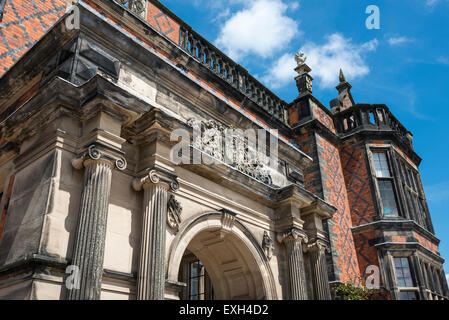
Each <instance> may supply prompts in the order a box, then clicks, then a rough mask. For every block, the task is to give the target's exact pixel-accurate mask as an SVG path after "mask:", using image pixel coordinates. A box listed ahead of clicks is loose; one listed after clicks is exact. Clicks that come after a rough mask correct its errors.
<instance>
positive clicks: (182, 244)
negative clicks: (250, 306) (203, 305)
mask: <svg viewBox="0 0 449 320" xmlns="http://www.w3.org/2000/svg"><path fill="white" fill-rule="evenodd" d="M195 258H197V259H195ZM186 259H187V260H186ZM195 261H199V262H200V263H201V265H202V266H204V271H203V272H207V276H208V277H209V278H210V281H211V286H212V287H213V298H214V299H217V300H232V299H252V300H263V299H276V298H277V296H276V291H275V288H274V279H273V275H272V273H271V270H270V267H269V265H268V261H267V259H266V258H265V255H264V253H263V252H262V250H261V248H260V246H259V244H258V243H257V241H256V239H255V238H254V237H253V236H252V234H251V232H250V231H249V230H248V229H247V228H246V227H245V226H244V225H243V224H241V223H240V222H239V221H238V220H236V219H235V217H234V216H233V215H231V214H229V213H221V212H216V213H207V214H203V215H201V216H199V217H195V218H193V219H191V220H190V221H187V222H186V224H185V225H184V226H183V228H181V230H180V231H179V233H178V235H177V236H176V238H175V239H174V241H173V243H172V246H171V251H170V256H169V261H168V270H167V272H168V274H167V276H168V280H169V281H172V282H185V283H186V282H187V281H189V276H187V272H186V271H185V266H186V265H187V264H186V262H187V263H191V262H195ZM183 266H184V267H183ZM194 267H195V265H194ZM199 270H200V269H199ZM194 276H197V274H195V275H194ZM195 281H196V280H195ZM200 281H203V288H205V287H207V278H206V279H204V278H202V279H200V280H198V281H197V283H200ZM204 285H205V286H204ZM209 290H210V289H209ZM199 293H200V294H201V293H202V292H199ZM207 294H209V293H207ZM207 294H206V297H207ZM188 296H189V294H183V295H182V297H188ZM209 297H210V295H209Z"/></svg>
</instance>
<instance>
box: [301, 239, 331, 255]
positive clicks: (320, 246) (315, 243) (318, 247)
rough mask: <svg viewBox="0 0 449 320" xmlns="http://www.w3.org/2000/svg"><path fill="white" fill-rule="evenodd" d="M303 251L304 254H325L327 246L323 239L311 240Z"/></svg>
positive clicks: (327, 249)
mask: <svg viewBox="0 0 449 320" xmlns="http://www.w3.org/2000/svg"><path fill="white" fill-rule="evenodd" d="M304 250H305V252H319V253H325V252H326V251H329V246H328V244H327V242H326V241H325V240H323V239H311V240H310V241H309V242H308V244H307V246H306V247H305V248H304Z"/></svg>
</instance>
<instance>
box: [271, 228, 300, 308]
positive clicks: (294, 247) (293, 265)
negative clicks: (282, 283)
mask: <svg viewBox="0 0 449 320" xmlns="http://www.w3.org/2000/svg"><path fill="white" fill-rule="evenodd" d="M278 241H279V242H283V243H284V244H285V246H286V249H287V264H288V276H289V284H290V285H289V289H290V290H289V297H288V298H289V299H290V300H307V283H306V277H305V273H306V271H305V267H304V255H303V243H305V242H307V236H306V234H305V233H303V232H302V231H301V230H299V229H296V228H293V229H291V230H290V231H288V232H285V233H282V234H279V235H278Z"/></svg>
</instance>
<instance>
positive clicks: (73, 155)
mask: <svg viewBox="0 0 449 320" xmlns="http://www.w3.org/2000/svg"><path fill="white" fill-rule="evenodd" d="M71 2H72V1H65V0H51V1H43V2H42V5H41V4H39V5H37V4H36V3H35V2H33V1H31V3H30V1H24V0H19V1H16V0H14V1H10V0H7V1H5V2H4V3H3V1H2V4H5V5H4V7H2V10H4V12H2V13H3V15H2V21H1V29H0V34H1V38H2V39H4V40H3V43H0V50H1V51H0V62H1V65H0V76H1V78H0V122H1V124H0V130H1V140H0V192H2V193H1V203H0V206H1V223H0V298H1V299H71V300H80V299H93V300H95V299H139V300H149V299H151V300H157V299H175V300H176V299H186V300H202V299H291V300H305V299H317V300H329V299H334V298H335V292H334V291H333V287H334V286H335V285H338V283H354V284H360V283H363V282H364V281H363V280H364V279H366V278H367V276H373V275H374V276H375V275H379V281H378V282H379V285H380V290H378V293H377V295H376V298H378V299H422V300H427V299H432V300H440V299H447V297H448V295H449V293H448V287H447V283H446V279H445V275H444V270H443V262H444V260H443V259H442V257H441V256H440V254H439V250H438V245H439V240H438V239H437V238H436V236H435V234H434V229H433V226H432V221H431V219H430V214H429V210H428V207H427V204H426V199H425V194H424V191H423V188H422V184H421V180H420V174H419V164H420V161H421V159H420V158H419V156H418V155H417V154H416V153H415V151H414V149H413V141H412V134H411V133H410V132H409V131H408V130H407V129H406V128H405V127H404V126H403V125H402V124H401V123H400V122H399V121H398V120H397V119H396V118H395V117H394V115H393V114H392V113H391V112H390V110H389V109H388V107H387V106H385V105H379V104H357V103H355V102H354V99H353V97H352V95H351V85H350V84H349V83H348V82H347V81H346V79H345V77H344V75H343V72H341V74H340V83H339V84H338V86H337V90H338V97H337V98H336V99H335V100H333V101H331V104H330V108H327V107H325V106H324V105H323V104H322V103H321V102H320V101H319V100H318V99H317V98H315V97H314V96H313V95H312V80H313V79H312V77H311V75H310V71H311V70H310V68H309V67H308V66H307V64H306V61H305V59H304V57H302V56H301V55H298V56H297V62H298V67H297V69H296V71H297V72H298V76H297V77H296V79H295V80H296V83H297V86H298V91H299V95H298V98H297V99H296V100H295V101H293V102H291V103H287V102H285V101H283V100H281V99H280V98H279V97H277V96H276V95H275V94H273V93H272V92H271V91H270V90H269V89H268V88H266V87H264V86H263V85H262V84H261V83H260V82H258V81H257V80H256V79H255V78H254V77H252V76H251V75H250V74H249V73H248V72H247V71H246V70H245V69H244V68H243V67H241V66H240V65H237V64H236V63H235V62H233V61H232V60H231V59H230V58H228V57H227V56H226V55H225V54H224V53H222V52H221V51H220V50H219V49H218V48H216V47H214V46H213V45H212V44H210V43H209V42H208V41H207V40H206V39H204V38H203V37H202V36H201V35H199V34H198V33H196V32H195V31H194V30H192V28H191V27H189V26H188V25H187V24H186V23H185V22H183V21H182V20H181V19H179V18H178V17H177V16H176V15H175V14H173V13H172V12H170V11H169V10H168V9H167V8H165V7H164V6H163V5H162V4H161V3H160V2H158V1H155V0H148V1H145V0H120V1H111V0H83V1H81V0H80V1H77V2H76V4H75V6H74V7H72V8H71V10H69V11H68V12H67V13H66V7H67V5H68V3H70V4H71ZM39 39H40V40H39ZM292 81H293V79H292ZM180 129H182V130H183V132H188V137H187V138H188V140H189V141H190V143H187V145H185V146H184V147H186V149H187V150H189V151H191V154H193V157H195V154H196V155H201V156H202V158H203V160H204V161H205V160H211V159H213V160H214V161H213V163H212V164H205V163H200V164H187V163H179V164H175V163H174V162H173V161H172V160H173V150H174V148H175V147H176V146H177V145H178V140H176V139H175V140H174V139H173V136H172V133H173V132H176V131H177V130H180ZM228 129H241V130H248V129H255V130H260V129H262V132H265V133H267V135H266V139H265V142H267V146H268V145H269V144H270V143H271V142H272V138H273V136H275V137H276V141H277V144H278V145H277V156H278V157H277V162H276V164H275V165H274V166H270V168H269V169H267V168H266V167H264V165H263V164H261V163H248V162H247V161H246V162H245V159H247V158H246V157H247V156H246V153H243V154H244V156H243V158H244V159H243V160H242V159H237V158H235V159H234V160H233V161H232V162H231V163H226V162H224V161H223V158H224V156H225V155H226V152H227V150H226V149H224V144H223V141H220V140H215V139H214V137H215V136H214V135H213V134H212V133H214V134H216V133H217V132H218V133H219V134H221V133H222V132H224V131H225V130H228ZM195 132H197V133H199V135H197V136H196V137H195ZM236 141H237V140H236ZM184 142H185V139H184ZM186 149H183V150H186ZM243 149H245V150H246V146H245V147H244V148H243ZM270 155H271V151H270ZM183 156H185V155H184V154H183ZM189 159H190V156H189ZM369 279H373V277H370V278H369ZM370 281H371V280H370ZM374 282H376V281H375V279H374Z"/></svg>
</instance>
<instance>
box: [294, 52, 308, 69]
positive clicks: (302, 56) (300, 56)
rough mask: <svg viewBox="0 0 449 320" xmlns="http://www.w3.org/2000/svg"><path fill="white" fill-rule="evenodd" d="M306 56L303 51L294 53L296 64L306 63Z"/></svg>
mask: <svg viewBox="0 0 449 320" xmlns="http://www.w3.org/2000/svg"><path fill="white" fill-rule="evenodd" d="M306 60H307V57H306V55H305V54H304V52H301V51H300V52H298V53H297V54H295V61H296V63H297V64H298V66H300V65H303V64H304V63H306Z"/></svg>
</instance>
